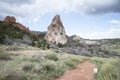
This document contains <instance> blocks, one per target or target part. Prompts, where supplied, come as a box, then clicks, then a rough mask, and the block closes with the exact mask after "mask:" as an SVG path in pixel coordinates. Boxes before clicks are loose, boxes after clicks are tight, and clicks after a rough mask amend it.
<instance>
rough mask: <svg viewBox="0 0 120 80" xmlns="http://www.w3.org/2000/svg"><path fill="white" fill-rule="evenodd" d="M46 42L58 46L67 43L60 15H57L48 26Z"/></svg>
mask: <svg viewBox="0 0 120 80" xmlns="http://www.w3.org/2000/svg"><path fill="white" fill-rule="evenodd" d="M45 40H46V41H48V42H52V43H56V44H58V43H61V44H65V43H66V42H67V37H66V32H65V29H64V26H63V24H62V22H61V19H60V16H59V15H56V16H55V17H54V18H53V20H52V23H51V24H50V25H49V26H48V31H47V34H46V35H45Z"/></svg>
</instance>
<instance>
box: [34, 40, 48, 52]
mask: <svg viewBox="0 0 120 80" xmlns="http://www.w3.org/2000/svg"><path fill="white" fill-rule="evenodd" d="M33 44H34V43H33ZM34 45H35V46H36V47H38V48H42V49H43V50H45V49H49V48H50V47H49V44H47V43H46V42H45V41H42V42H40V41H39V42H37V43H35V44H34Z"/></svg>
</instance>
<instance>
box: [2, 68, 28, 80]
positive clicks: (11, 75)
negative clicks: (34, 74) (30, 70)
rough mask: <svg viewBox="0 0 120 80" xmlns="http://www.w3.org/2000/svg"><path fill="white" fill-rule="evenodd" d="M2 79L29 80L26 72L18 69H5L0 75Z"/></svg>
mask: <svg viewBox="0 0 120 80" xmlns="http://www.w3.org/2000/svg"><path fill="white" fill-rule="evenodd" d="M0 80H28V79H27V78H26V76H25V74H24V73H23V72H21V71H16V70H5V71H4V72H2V74H1V75H0Z"/></svg>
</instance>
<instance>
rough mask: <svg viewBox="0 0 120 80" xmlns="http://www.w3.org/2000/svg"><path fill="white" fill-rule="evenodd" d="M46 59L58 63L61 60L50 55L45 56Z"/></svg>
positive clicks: (54, 55)
mask: <svg viewBox="0 0 120 80" xmlns="http://www.w3.org/2000/svg"><path fill="white" fill-rule="evenodd" d="M45 58H47V59H49V60H53V61H58V60H59V58H58V57H57V55H56V54H48V55H46V56H45Z"/></svg>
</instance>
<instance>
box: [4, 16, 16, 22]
mask: <svg viewBox="0 0 120 80" xmlns="http://www.w3.org/2000/svg"><path fill="white" fill-rule="evenodd" d="M4 21H5V22H12V23H15V22H16V19H15V17H13V16H6V17H5V19H4Z"/></svg>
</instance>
